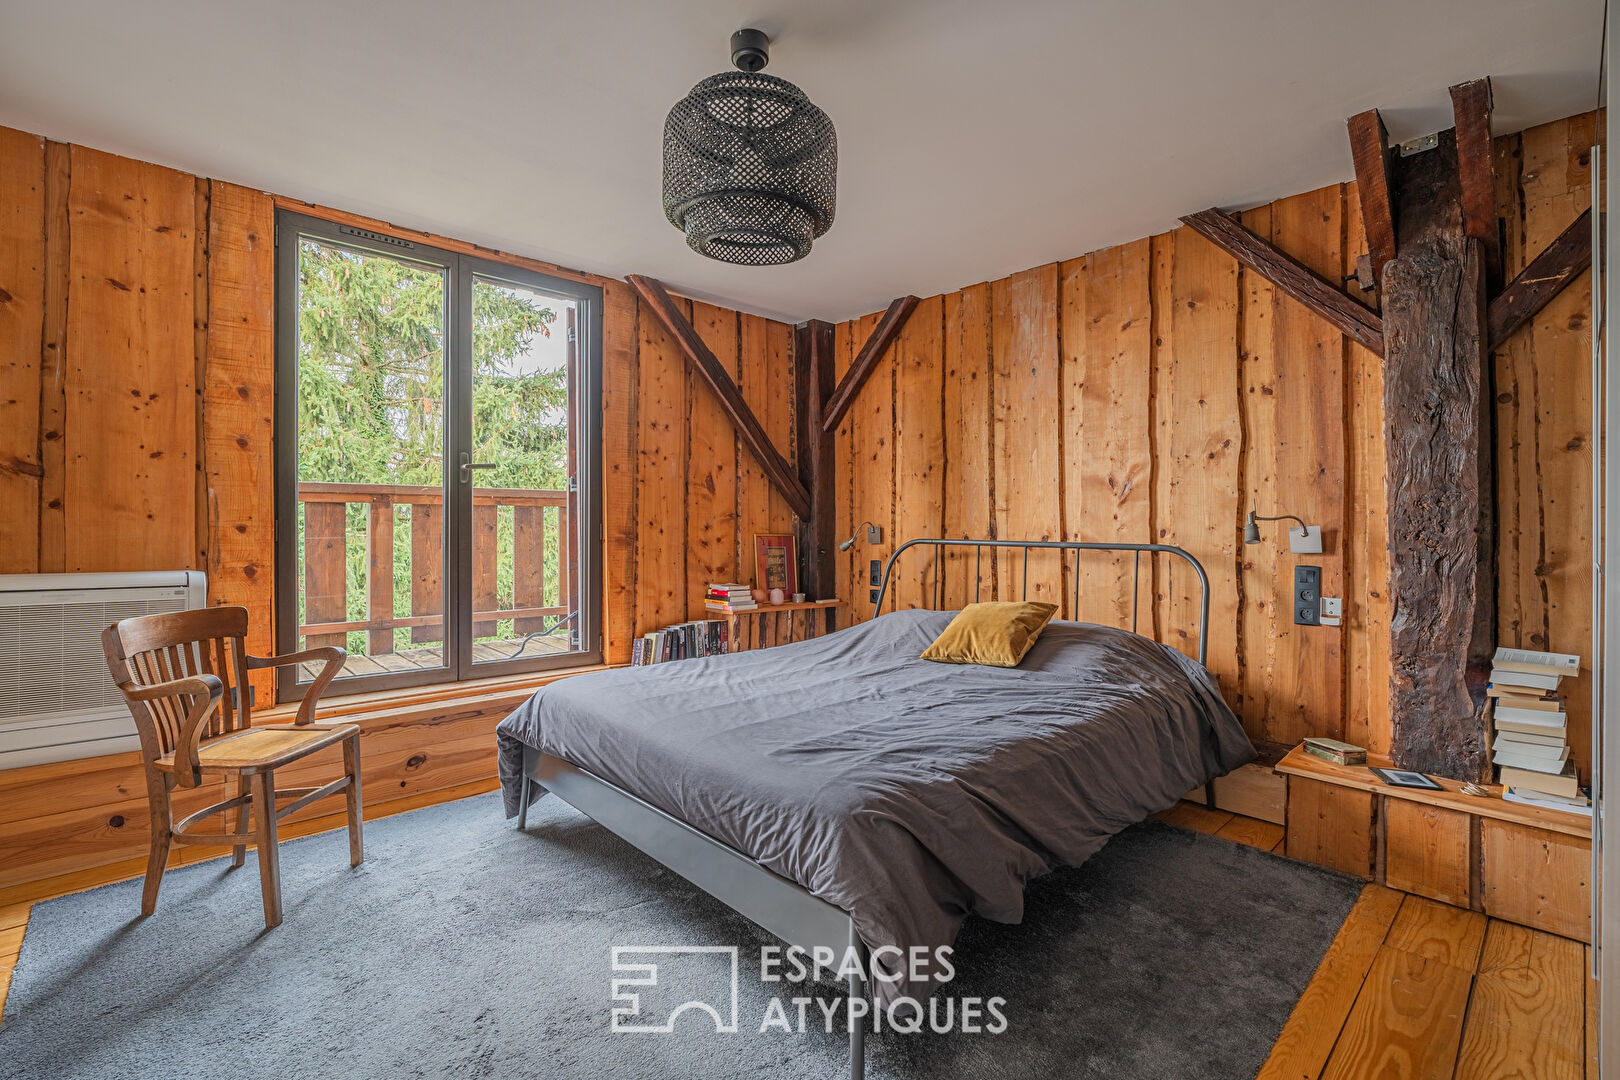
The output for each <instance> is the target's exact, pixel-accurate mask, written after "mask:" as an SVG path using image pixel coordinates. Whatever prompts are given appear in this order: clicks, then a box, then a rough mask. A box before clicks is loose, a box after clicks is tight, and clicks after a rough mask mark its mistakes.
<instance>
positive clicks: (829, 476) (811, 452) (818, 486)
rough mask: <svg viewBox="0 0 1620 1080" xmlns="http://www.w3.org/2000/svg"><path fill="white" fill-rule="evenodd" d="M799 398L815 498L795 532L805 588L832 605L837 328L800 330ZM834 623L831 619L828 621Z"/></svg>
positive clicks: (802, 445)
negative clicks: (829, 413)
mask: <svg viewBox="0 0 1620 1080" xmlns="http://www.w3.org/2000/svg"><path fill="white" fill-rule="evenodd" d="M793 370H794V381H795V384H796V385H795V395H794V396H795V397H796V398H797V400H798V408H797V409H796V410H795V412H794V421H795V427H794V440H795V442H796V444H797V447H798V458H799V481H800V483H802V484H803V485H804V488H805V490H806V491H808V492H809V493H810V516H809V517H808V518H799V519H798V521H797V524H796V525H795V527H794V531H795V532H796V534H797V535H798V540H799V557H800V559H801V561H802V562H803V564H804V576H803V579H802V581H801V584H800V586H799V587H800V588H801V589H803V590H804V594H805V595H806V596H808V597H810V598H811V599H812V600H830V599H832V597H833V593H834V592H835V591H836V590H837V581H838V578H837V563H836V561H835V560H834V558H833V550H834V548H835V547H836V546H837V543H838V541H837V538H836V537H835V536H834V535H833V528H834V526H835V525H836V524H837V514H838V507H837V504H836V501H835V481H836V478H837V477H836V473H835V469H836V463H835V461H834V458H833V442H834V439H835V438H836V437H837V436H836V433H835V432H832V431H827V430H824V429H823V428H822V424H821V419H822V413H823V410H824V409H825V408H826V405H827V401H828V399H829V398H831V397H832V394H833V327H832V324H831V323H825V322H821V321H820V320H819V319H812V320H811V321H809V322H807V323H804V324H803V325H801V326H799V327H798V329H797V330H796V331H795V332H794V335H793ZM828 617H829V618H831V613H830V612H829V615H828Z"/></svg>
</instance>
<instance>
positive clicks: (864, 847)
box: [497, 611, 1254, 995]
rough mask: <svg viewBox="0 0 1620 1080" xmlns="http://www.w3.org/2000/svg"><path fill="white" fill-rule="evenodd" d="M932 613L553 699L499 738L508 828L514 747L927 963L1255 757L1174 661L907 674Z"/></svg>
mask: <svg viewBox="0 0 1620 1080" xmlns="http://www.w3.org/2000/svg"><path fill="white" fill-rule="evenodd" d="M951 616H952V613H951V612H929V611H902V612H895V613H893V614H889V615H885V616H883V617H882V618H879V619H876V620H874V621H871V622H867V623H863V624H860V625H858V626H854V627H851V628H849V629H847V630H842V631H839V632H837V633H834V634H829V635H827V636H825V637H821V638H816V639H813V640H810V641H804V642H798V643H795V644H791V645H785V646H780V647H777V648H773V649H763V650H759V651H755V652H745V653H739V654H735V655H731V656H723V657H710V658H706V659H700V660H687V661H682V662H680V663H672V664H663V665H657V666H653V667H637V668H622V669H617V670H613V671H604V672H600V673H594V674H590V675H581V676H577V677H575V678H570V679H564V680H562V681H560V682H555V683H552V684H551V685H549V686H546V687H543V688H542V689H540V690H539V691H537V692H536V693H535V695H534V697H532V698H531V699H530V700H529V701H528V702H526V703H525V704H524V705H523V706H522V707H520V708H519V709H517V710H516V711H515V712H513V713H512V715H510V716H508V717H507V718H506V719H505V720H503V721H502V722H501V724H500V727H499V729H498V731H497V738H498V740H499V744H500V774H501V782H502V786H503V788H504V792H505V799H506V812H507V814H508V816H511V815H513V814H515V813H517V810H518V800H519V794H518V790H519V783H520V781H521V776H522V762H523V749H522V748H523V744H525V743H526V744H528V745H530V746H534V747H536V748H538V749H540V750H542V751H544V752H546V753H548V754H552V755H554V756H556V757H559V758H562V759H564V760H565V761H569V762H572V763H573V764H575V765H578V766H579V767H581V768H583V769H585V770H587V771H589V772H591V773H594V774H595V775H597V776H599V777H601V778H602V779H604V780H607V781H609V782H610V783H612V784H614V785H616V786H618V787H620V788H622V789H624V790H625V791H628V792H630V793H632V794H634V795H637V796H639V797H640V798H642V799H644V800H645V801H647V802H649V803H651V804H653V805H654V806H656V807H658V808H659V809H661V810H663V811H665V812H666V813H669V814H671V815H673V816H675V817H677V818H679V819H680V820H682V821H684V822H686V823H687V824H689V825H691V826H693V827H694V828H697V829H698V830H700V831H702V832H704V833H706V834H707V835H709V836H711V837H713V838H714V839H716V840H719V841H720V842H721V843H724V844H726V845H728V846H729V847H731V848H734V849H735V850H737V851H740V852H742V853H743V854H746V855H748V856H750V857H752V858H753V859H755V860H757V861H758V862H760V863H762V864H763V865H765V866H767V867H769V868H770V869H771V870H774V871H775V872H776V873H778V874H781V875H782V876H783V877H786V878H789V879H790V880H792V881H795V882H797V883H798V884H800V885H802V886H804V887H805V888H806V889H808V890H809V891H810V892H812V893H814V894H815V895H816V896H819V897H821V898H822V899H824V900H827V901H829V902H831V903H833V904H836V905H837V906H838V907H840V908H843V909H844V910H845V911H848V912H849V913H850V914H851V915H852V916H853V918H854V921H855V926H856V928H857V929H858V930H859V932H860V934H861V937H862V939H863V940H864V941H865V942H866V944H867V945H868V946H869V947H870V948H874V949H875V948H877V947H879V946H883V945H891V946H897V947H898V948H900V949H901V950H906V949H909V948H912V947H923V948H927V949H934V948H936V947H938V946H941V945H949V944H950V943H951V942H952V940H953V939H954V938H955V935H956V931H957V928H958V926H959V925H960V924H961V922H962V919H963V917H964V916H965V915H966V914H967V913H968V912H970V911H972V912H977V913H978V914H979V915H981V916H983V917H984V918H987V919H993V920H996V921H998V922H1008V923H1015V922H1018V921H1020V919H1021V918H1022V916H1023V892H1024V884H1025V882H1027V881H1028V880H1029V879H1030V878H1032V877H1034V876H1036V875H1038V874H1041V873H1043V872H1045V871H1047V870H1049V869H1051V868H1052V867H1054V866H1057V865H1060V864H1069V865H1073V864H1076V863H1079V862H1082V861H1083V860H1085V859H1086V858H1088V857H1090V856H1091V855H1092V854H1093V853H1094V852H1096V851H1097V850H1098V849H1099V848H1101V847H1102V846H1103V844H1104V843H1106V842H1107V840H1108V838H1109V837H1110V836H1112V835H1113V834H1114V833H1116V832H1119V831H1120V830H1121V829H1124V828H1125V827H1127V826H1129V825H1132V824H1134V823H1136V822H1138V821H1141V820H1142V819H1143V818H1145V817H1147V816H1148V815H1149V814H1151V813H1153V812H1155V811H1157V810H1162V809H1164V808H1165V807H1168V806H1170V805H1172V804H1173V803H1174V802H1175V801H1176V800H1177V799H1179V798H1180V797H1181V796H1182V795H1183V794H1185V793H1186V792H1188V791H1190V790H1192V789H1193V788H1196V787H1198V786H1200V785H1202V784H1203V783H1205V782H1206V781H1207V780H1209V779H1211V778H1213V777H1215V776H1219V775H1221V774H1223V773H1226V772H1229V771H1231V770H1232V769H1234V768H1236V767H1237V766H1239V765H1241V764H1243V763H1244V762H1246V761H1249V760H1250V759H1251V758H1253V756H1254V749H1253V747H1252V746H1251V745H1250V743H1249V740H1248V738H1247V737H1246V736H1245V735H1244V733H1243V729H1242V728H1241V727H1240V726H1239V724H1238V721H1237V718H1236V717H1234V716H1233V715H1232V713H1231V711H1230V710H1229V709H1228V708H1227V707H1226V704H1225V703H1224V702H1223V701H1222V699H1221V696H1220V693H1219V692H1218V690H1217V689H1216V686H1215V683H1214V680H1213V679H1212V678H1211V677H1210V676H1209V674H1208V673H1207V672H1205V670H1204V669H1203V668H1202V667H1201V666H1199V665H1198V664H1197V663H1196V662H1194V661H1193V660H1190V659H1188V658H1187V657H1185V656H1183V655H1182V654H1181V653H1179V652H1177V651H1175V650H1174V649H1171V648H1168V647H1166V646H1162V645H1159V644H1157V643H1156V642H1154V641H1152V640H1150V639H1148V638H1145V637H1140V636H1137V635H1135V634H1132V633H1129V632H1127V631H1123V630H1115V629H1111V628H1107V627H1101V626H1093V625H1090V624H1086V623H1067V622H1053V623H1051V624H1050V625H1049V626H1048V627H1047V629H1046V632H1045V633H1044V634H1042V635H1041V638H1040V640H1039V641H1038V642H1037V643H1036V644H1035V647H1034V648H1033V649H1032V650H1031V651H1030V653H1029V655H1028V656H1027V657H1025V659H1024V662H1023V663H1022V664H1021V665H1020V666H1019V667H1017V668H1012V669H1007V668H991V667H978V666H970V665H953V664H936V663H932V662H930V661H926V660H921V659H918V656H919V654H920V653H921V652H922V651H923V650H924V649H925V648H927V646H928V644H929V643H930V642H931V641H932V640H933V639H934V638H935V637H936V636H937V635H938V634H939V632H940V631H941V630H943V629H944V628H945V624H946V623H947V622H949V621H950V619H951ZM889 955H892V954H889ZM881 989H883V990H885V991H887V992H890V993H900V992H907V993H911V994H913V995H915V994H917V993H919V992H921V993H926V992H927V989H928V988H927V987H917V986H908V985H906V984H905V983H903V982H901V983H889V984H883V985H882V987H881Z"/></svg>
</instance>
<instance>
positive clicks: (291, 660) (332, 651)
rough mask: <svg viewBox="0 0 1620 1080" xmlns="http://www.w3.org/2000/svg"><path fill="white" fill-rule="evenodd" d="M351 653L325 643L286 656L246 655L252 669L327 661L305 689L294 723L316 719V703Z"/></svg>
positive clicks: (310, 721) (307, 722) (303, 722)
mask: <svg viewBox="0 0 1620 1080" xmlns="http://www.w3.org/2000/svg"><path fill="white" fill-rule="evenodd" d="M348 655H349V654H348V653H347V652H346V651H345V650H343V649H339V648H337V647H336V646H333V645H323V646H321V647H319V648H315V649H305V650H303V651H302V652H295V653H288V654H287V655H286V656H248V657H244V659H245V660H246V662H247V666H248V668H249V669H250V670H252V669H257V668H275V667H288V666H290V665H293V664H307V663H310V662H311V661H314V660H324V661H326V666H325V667H323V668H321V673H320V674H319V675H317V676H315V681H314V682H312V683H310V684H309V689H308V690H306V691H304V700H302V701H300V702H299V703H298V716H297V717H296V718H294V720H293V723H294V724H299V725H302V724H310V723H313V722H314V721H315V704H316V702H317V701H319V700H320V697H321V694H323V693H325V691H326V687H327V684H328V683H330V682H331V681H332V680H333V679H335V678H337V673H338V672H340V671H342V670H343V660H344V658H345V657H346V656H348Z"/></svg>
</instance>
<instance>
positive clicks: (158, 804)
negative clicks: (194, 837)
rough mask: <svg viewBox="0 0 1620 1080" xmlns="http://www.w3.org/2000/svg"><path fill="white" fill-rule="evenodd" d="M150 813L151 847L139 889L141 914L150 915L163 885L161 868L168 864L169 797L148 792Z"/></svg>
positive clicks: (170, 833) (164, 793) (171, 834)
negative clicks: (143, 879) (143, 881)
mask: <svg viewBox="0 0 1620 1080" xmlns="http://www.w3.org/2000/svg"><path fill="white" fill-rule="evenodd" d="M148 794H149V797H150V806H151V811H152V847H151V850H150V852H148V854H147V856H146V883H145V884H144V885H143V886H142V888H141V914H142V915H150V914H152V913H153V912H154V911H156V910H157V898H158V886H160V885H162V884H163V868H164V867H165V866H167V865H168V864H169V846H170V838H171V837H172V836H173V835H174V834H173V833H172V832H171V831H170V828H169V824H170V822H171V821H172V820H173V818H171V817H170V815H169V795H168V792H167V791H164V792H162V793H161V794H160V793H158V792H156V791H152V792H149V793H148Z"/></svg>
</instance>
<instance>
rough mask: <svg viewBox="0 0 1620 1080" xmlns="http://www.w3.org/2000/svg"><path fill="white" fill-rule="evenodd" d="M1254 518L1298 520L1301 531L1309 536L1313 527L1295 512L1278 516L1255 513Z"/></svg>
mask: <svg viewBox="0 0 1620 1080" xmlns="http://www.w3.org/2000/svg"><path fill="white" fill-rule="evenodd" d="M1254 520H1256V521H1298V522H1299V528H1300V531H1301V532H1303V533H1305V534H1306V535H1307V536H1309V535H1310V532H1311V527H1310V526H1309V525H1307V524H1305V522H1304V520H1303V519H1301V518H1297V517H1295V516H1294V515H1293V514H1278V515H1277V516H1276V517H1265V516H1263V515H1261V514H1255V515H1254Z"/></svg>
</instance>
